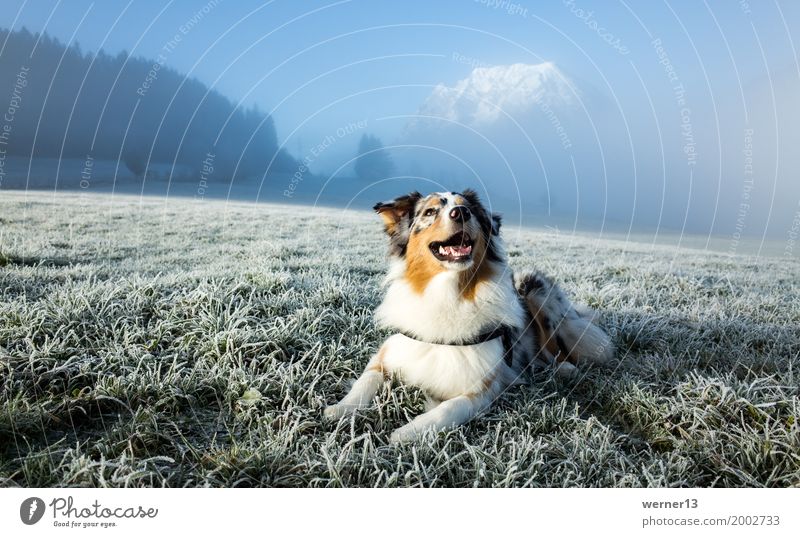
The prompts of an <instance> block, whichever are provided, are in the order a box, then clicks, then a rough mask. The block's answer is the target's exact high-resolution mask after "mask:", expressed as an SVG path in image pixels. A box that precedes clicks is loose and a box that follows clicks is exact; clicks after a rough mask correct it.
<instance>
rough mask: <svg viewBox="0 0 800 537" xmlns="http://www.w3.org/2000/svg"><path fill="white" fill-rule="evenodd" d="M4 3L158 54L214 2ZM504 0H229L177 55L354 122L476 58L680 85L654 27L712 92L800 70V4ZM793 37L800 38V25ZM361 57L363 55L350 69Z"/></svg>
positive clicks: (276, 100)
mask: <svg viewBox="0 0 800 537" xmlns="http://www.w3.org/2000/svg"><path fill="white" fill-rule="evenodd" d="M4 4H5V5H4V9H3V10H2V13H0V25H2V26H4V27H9V26H11V25H12V23H13V25H14V27H15V28H19V27H22V26H25V27H27V28H28V29H30V30H32V31H40V30H42V29H46V30H47V32H48V33H50V34H52V35H54V36H56V37H58V38H59V39H61V40H63V41H69V40H70V39H71V38H72V37H73V35H75V37H74V39H75V40H76V41H78V42H79V43H80V45H81V47H82V48H83V49H84V50H97V49H98V48H99V47H100V46H101V44H102V46H103V48H105V49H106V51H108V52H111V53H114V52H118V51H123V50H125V51H129V52H133V53H134V54H137V55H141V56H145V57H156V56H157V55H158V54H159V52H161V50H162V47H163V46H164V45H165V44H166V43H167V42H168V41H169V40H170V39H171V38H172V36H174V35H175V34H178V33H179V28H180V26H181V25H185V24H186V23H187V22H188V21H189V20H191V19H192V17H193V16H194V15H195V14H196V13H197V11H198V10H199V9H200V8H202V7H203V6H204V5H207V3H206V2H203V1H186V0H176V1H173V2H158V1H142V0H135V1H133V2H130V3H129V2H127V1H124V0H120V1H102V2H100V1H95V2H91V1H88V0H72V1H69V2H65V1H62V2H60V3H59V2H57V1H55V0H37V1H36V2H33V1H31V0H29V1H28V2H27V3H26V2H25V1H24V0H5V1H4ZM498 4H499V2H492V1H491V0H482V1H471V0H458V1H437V2H430V1H421V2H420V1H403V2H400V1H374V0H353V1H341V2H333V1H313V2H312V1H302V2H297V1H290V0H276V1H274V2H252V1H233V0H222V1H221V2H219V4H218V5H217V6H216V7H214V8H213V9H211V11H210V13H209V14H208V15H207V16H205V17H204V18H203V19H202V20H200V21H199V22H198V23H197V24H196V25H195V27H194V28H193V29H192V30H191V31H190V32H189V33H188V35H182V40H181V43H180V44H179V45H178V46H177V47H176V48H175V49H174V51H173V52H172V53H171V54H169V55H168V57H167V63H168V64H169V65H171V66H173V67H175V68H176V69H178V70H179V71H181V72H185V73H190V74H191V75H192V76H196V77H197V78H199V79H200V80H202V81H203V82H205V83H208V84H214V85H215V87H216V88H217V89H218V90H219V91H221V92H222V93H223V94H225V95H227V96H228V97H230V98H231V99H234V100H238V99H244V100H245V103H247V104H254V103H256V104H258V105H259V106H260V107H261V108H262V109H265V110H272V109H273V108H275V107H278V108H277V109H276V110H275V117H276V120H277V121H278V125H279V126H280V125H282V126H284V127H285V126H288V125H297V124H298V123H299V122H301V121H302V120H304V119H306V118H307V116H308V114H309V110H312V109H313V110H317V109H319V108H320V107H322V106H325V105H328V104H330V102H331V101H332V100H336V99H340V98H345V101H344V102H342V103H341V104H340V105H338V106H336V111H337V112H336V113H335V114H333V115H334V116H339V117H340V118H341V120H342V121H349V120H350V118H352V117H358V116H357V114H358V112H359V111H367V112H372V113H377V114H380V113H382V112H383V111H385V112H387V113H397V112H401V111H403V110H405V111H407V112H408V113H413V111H414V110H415V109H416V108H417V106H418V105H419V102H420V101H421V100H422V99H423V98H424V96H425V95H426V94H427V90H425V89H424V88H409V89H407V90H406V91H403V92H392V91H388V92H387V93H386V94H385V95H381V92H380V91H377V90H376V91H375V92H374V94H373V95H371V96H370V95H367V96H366V97H365V98H363V99H353V98H351V99H350V100H349V101H350V102H347V99H346V97H347V96H348V95H350V94H351V93H354V92H363V91H364V90H368V89H374V88H379V87H384V86H391V85H423V86H424V85H434V84H437V83H452V82H455V81H457V80H459V79H462V78H464V77H465V76H466V75H467V74H468V72H469V71H470V69H471V65H472V63H473V62H476V63H478V64H487V65H496V64H508V63H516V62H523V63H540V62H541V61H552V62H554V63H556V64H557V65H558V66H559V67H560V68H561V69H562V70H563V71H564V72H565V73H567V74H569V75H570V76H572V77H575V78H576V79H583V80H585V81H586V82H588V83H589V84H592V85H593V86H594V87H596V88H598V89H600V90H602V91H604V92H608V93H614V94H615V95H617V96H618V97H619V99H620V100H625V99H627V98H628V97H629V96H632V97H634V98H635V97H637V96H641V94H642V92H641V86H640V83H639V81H638V77H637V75H636V73H635V71H634V70H633V68H632V65H635V66H636V68H637V69H638V70H639V72H640V73H641V75H642V77H643V78H644V81H645V82H646V83H647V85H648V89H649V90H650V91H651V92H652V94H653V97H654V98H658V97H659V96H662V95H663V94H665V93H666V94H668V93H669V87H668V85H667V84H666V82H665V79H664V76H663V72H662V71H661V70H660V67H659V65H658V64H657V61H656V60H655V58H656V57H655V53H654V51H653V47H652V46H651V44H650V42H651V41H652V38H651V36H652V37H653V38H655V37H658V38H661V40H662V41H663V42H664V43H665V45H666V46H667V47H668V48H669V53H670V56H671V58H672V60H673V63H674V64H675V66H676V69H677V70H679V71H680V73H681V79H682V80H683V81H684V82H685V84H686V85H687V86H688V87H689V88H691V91H693V92H696V93H698V94H700V95H703V96H707V94H709V93H711V92H717V93H720V92H722V91H724V90H721V89H717V88H725V87H730V86H734V87H735V86H738V84H739V80H737V74H738V76H739V78H740V79H741V83H742V84H750V83H758V81H759V80H761V79H762V78H763V77H764V76H765V75H766V73H767V72H770V71H772V72H778V71H784V70H785V71H792V70H796V65H795V61H796V59H795V57H794V54H793V49H792V48H791V47H790V45H789V37H790V34H787V32H786V31H785V29H784V28H783V25H784V23H785V24H786V25H788V28H789V30H790V32H793V33H795V32H796V31H797V26H798V24H797V21H800V4H798V3H797V2H781V3H777V4H776V3H767V2H764V3H760V5H759V6H758V7H750V8H749V9H748V8H744V7H742V6H741V5H740V4H739V3H738V2H735V1H727V2H696V1H683V2H674V1H672V2H669V3H667V2H658V1H647V2H642V1H639V2H634V1H631V2H628V3H622V2H589V1H582V0H575V1H574V2H571V3H564V2H547V3H545V2H504V3H503V4H501V5H498ZM126 8H127V9H126ZM577 9H582V10H583V15H584V17H586V14H588V13H589V12H593V13H592V15H591V17H590V20H594V21H596V22H597V23H598V25H602V26H601V27H603V28H606V29H607V32H608V33H611V34H613V35H614V36H615V37H617V38H619V40H620V42H621V43H622V44H623V46H625V47H626V48H627V50H629V51H630V52H629V53H628V54H620V53H619V51H618V50H617V49H615V48H613V47H612V46H609V45H607V44H606V43H605V42H604V41H603V40H602V39H601V37H600V36H599V35H598V34H597V33H596V32H595V31H593V29H592V28H590V27H589V26H588V25H587V23H586V19H585V18H584V19H581V18H579V16H578V15H579V14H580V12H577ZM748 10H749V11H750V13H748V12H747V11H748ZM576 12H577V13H576ZM118 18H119V20H118V22H117V24H116V26H115V27H114V30H113V31H112V32H111V33H110V34H109V35H108V36H107V37H106V34H108V31H109V29H110V27H111V25H112V24H114V22H115V21H117V19H118ZM82 19H83V22H81V20H82ZM717 24H718V25H719V28H717ZM648 32H649V34H648ZM723 37H724V39H723ZM792 37H794V38H796V39H800V34H796V33H795V34H794V35H792ZM104 39H105V41H104ZM725 40H727V44H726V41H725ZM759 42H760V46H763V48H764V56H765V57H766V61H765V59H764V58H762V56H761V53H760V50H759ZM728 46H729V47H730V53H729V51H728V48H727V47H728ZM250 47H252V48H250ZM248 48H250V50H249V51H248V52H245V50H246V49H248ZM243 53H244V55H242V54H243ZM240 56H241V57H240ZM237 58H238V59H237ZM289 58H291V59H289ZM286 60H288V61H286ZM283 62H286V63H283ZM353 62H359V63H357V64H355V65H352V66H350V67H346V66H347V65H348V64H350V63H353ZM282 63H283V64H282ZM281 64H282V65H281ZM734 65H735V68H734ZM273 69H274V71H273V72H271V74H269V76H268V78H267V79H266V80H263V81H261V79H262V78H263V77H264V76H265V75H266V74H268V73H269V72H270V71H271V70H273ZM333 69H338V71H337V72H335V73H332V74H330V75H328V76H324V77H322V78H320V79H319V80H318V81H316V82H313V83H311V84H310V85H309V86H307V87H306V88H305V90H302V89H301V90H300V91H299V92H298V93H297V94H295V97H294V98H292V97H290V98H289V99H288V100H287V101H285V102H283V103H282V104H280V103H281V101H283V99H284V98H285V97H286V96H288V95H290V94H291V93H292V92H294V91H295V90H297V89H298V87H299V86H301V85H302V84H305V83H306V82H308V81H309V80H311V79H312V78H314V77H316V76H318V75H320V74H322V73H325V72H327V71H329V70H333ZM737 71H738V73H737ZM706 76H707V77H708V82H707V81H706ZM709 88H711V89H710V90H709ZM704 94H705V95H704ZM384 97H385V98H384ZM725 97H726V98H727V97H728V95H725ZM389 100H391V102H386V101H389ZM365 101H366V103H365ZM317 128H319V130H320V131H324V130H325V128H324V127H322V126H319V127H317ZM284 134H285V133H284Z"/></svg>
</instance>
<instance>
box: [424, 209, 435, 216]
mask: <svg viewBox="0 0 800 537" xmlns="http://www.w3.org/2000/svg"><path fill="white" fill-rule="evenodd" d="M435 214H436V209H426V210H425V212H424V213H422V216H433V215H435Z"/></svg>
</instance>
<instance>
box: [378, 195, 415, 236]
mask: <svg viewBox="0 0 800 537" xmlns="http://www.w3.org/2000/svg"><path fill="white" fill-rule="evenodd" d="M421 199H422V194H420V193H419V192H416V191H415V192H411V193H410V194H407V195H405V196H400V197H399V198H395V199H393V200H392V201H386V202H381V203H376V204H375V206H374V207H373V209H374V210H375V212H376V213H378V214H379V215H380V217H381V218H382V219H383V223H384V226H385V228H386V233H387V234H389V235H395V234H396V233H398V232H400V231H402V228H403V227H405V226H403V224H404V223H405V224H408V223H409V222H410V221H411V219H412V217H413V215H414V208H415V207H416V205H417V202H418V201H419V200H421Z"/></svg>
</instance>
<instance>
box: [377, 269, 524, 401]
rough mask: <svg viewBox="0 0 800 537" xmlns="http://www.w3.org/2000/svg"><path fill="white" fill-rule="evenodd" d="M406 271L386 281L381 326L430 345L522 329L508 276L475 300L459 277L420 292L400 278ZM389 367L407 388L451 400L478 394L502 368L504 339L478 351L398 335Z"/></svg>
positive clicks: (390, 347)
mask: <svg viewBox="0 0 800 537" xmlns="http://www.w3.org/2000/svg"><path fill="white" fill-rule="evenodd" d="M402 269H403V267H402V266H398V267H393V270H392V271H390V273H389V276H388V278H387V280H388V282H389V288H388V290H387V293H386V298H385V299H384V301H383V303H382V304H381V305H380V307H379V308H378V310H377V312H376V319H377V321H378V323H379V324H380V325H381V326H383V327H385V328H390V329H392V328H393V329H398V330H401V331H402V332H404V333H407V334H411V335H414V336H415V337H419V338H420V339H423V340H429V341H457V340H462V341H465V340H469V339H471V338H473V337H475V336H476V335H478V334H480V333H483V332H485V331H487V330H492V329H494V328H496V327H497V326H499V325H501V324H505V325H511V326H517V327H522V326H523V325H524V319H525V316H524V312H523V309H522V305H521V304H520V303H519V298H518V296H517V293H516V290H515V289H514V287H513V283H512V280H511V275H510V274H509V273H507V272H506V273H502V271H498V274H497V275H495V276H494V277H493V278H490V279H488V280H486V281H484V282H481V284H480V286H479V287H478V288H477V290H476V295H475V299H474V300H467V299H464V298H463V297H461V296H460V294H459V285H458V277H459V275H458V273H456V272H451V271H447V272H442V273H441V274H438V275H436V276H435V277H434V278H433V279H432V280H431V281H430V282H429V283H428V285H427V286H426V288H425V291H424V292H423V293H421V294H420V293H417V292H415V291H414V290H413V289H412V288H411V286H410V285H409V284H408V283H407V282H406V281H405V280H404V279H403V278H402V277H401V276H402ZM385 350H386V354H385V356H384V358H383V359H384V363H385V364H386V365H387V366H388V367H387V368H388V369H389V370H392V371H396V372H397V373H398V374H399V375H400V377H401V378H402V379H403V380H404V381H405V382H407V383H408V384H411V385H414V386H418V387H420V388H422V389H423V390H425V391H427V392H428V393H430V394H431V395H433V396H435V397H438V398H442V399H447V398H450V397H456V396H458V395H468V394H474V393H479V392H481V391H482V390H485V389H486V385H485V383H486V381H487V379H491V378H492V377H493V376H495V375H496V374H497V371H498V369H501V368H503V367H504V366H503V363H502V360H503V351H504V349H503V343H502V340H501V339H500V338H497V339H494V340H491V341H486V342H484V343H480V344H477V345H469V346H458V345H436V344H429V343H425V342H423V341H417V340H415V339H411V338H408V337H406V336H404V335H400V334H398V335H395V336H392V337H390V338H389V339H388V340H387V341H386V346H385Z"/></svg>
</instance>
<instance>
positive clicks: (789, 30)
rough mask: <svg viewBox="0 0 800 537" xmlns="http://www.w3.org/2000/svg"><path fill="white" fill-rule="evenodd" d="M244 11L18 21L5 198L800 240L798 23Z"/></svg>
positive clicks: (10, 41) (4, 143) (645, 16)
mask: <svg viewBox="0 0 800 537" xmlns="http://www.w3.org/2000/svg"><path fill="white" fill-rule="evenodd" d="M79 4H80V3H79ZM245 4H247V5H248V6H249V4H248V3H243V4H241V5H238V4H237V6H236V7H234V6H228V7H226V9H225V10H223V9H222V7H218V2H217V3H209V4H207V5H203V4H198V5H197V6H194V7H187V6H175V7H171V8H170V9H169V10H166V8H164V9H165V11H164V13H166V14H165V15H164V18H163V19H162V18H158V19H157V18H155V12H154V10H155V9H156V6H155V5H149V4H145V5H143V6H140V7H139V8H133V11H130V12H128V11H125V12H124V13H123V12H122V11H120V9H121V8H119V7H114V6H111V7H109V6H102V7H94V5H93V4H89V3H87V4H86V6H84V7H85V11H84V18H86V17H89V18H90V19H91V20H92V23H91V24H88V23H86V24H85V23H84V19H79V18H78V14H79V13H78V12H79V11H80V10H77V11H76V12H75V13H72V12H64V11H63V9H62V8H61V7H59V6H58V5H57V4H53V8H52V9H53V13H56V12H57V13H58V15H56V16H55V17H54V18H52V20H51V19H45V18H44V17H43V16H42V14H37V13H32V12H31V10H30V8H29V7H25V5H24V4H19V6H18V8H19V9H18V10H16V11H15V10H14V9H9V10H7V13H5V14H4V15H2V18H0V26H6V29H5V30H3V31H2V33H0V43H1V44H2V48H0V99H2V103H3V108H2V109H3V112H4V119H3V123H2V125H0V189H28V190H32V191H48V190H59V189H62V190H70V189H72V190H91V191H116V192H129V193H139V194H150V195H165V196H170V195H172V196H176V195H177V196H190V197H194V198H200V199H206V198H211V197H223V198H224V197H236V198H237V199H251V200H256V201H261V202H280V203H304V204H308V203H319V204H325V205H340V206H347V207H355V208H365V207H368V206H371V205H372V204H373V203H374V202H375V201H377V200H381V199H385V198H388V197H392V196H394V195H399V194H401V193H403V192H407V191H410V190H420V191H432V190H448V191H452V190H460V189H463V188H467V187H472V188H475V189H476V190H477V191H478V192H479V193H481V194H482V196H483V197H484V199H485V200H486V201H487V203H489V204H490V205H491V206H492V209H493V210H496V211H498V212H502V213H503V214H504V216H505V218H506V222H510V223H519V224H534V225H546V226H551V227H558V228H559V229H580V230H589V231H598V232H599V231H609V232H612V231H613V232H630V233H650V234H652V233H657V232H658V233H687V234H696V235H700V236H705V237H712V236H714V237H717V238H722V239H725V240H726V241H728V243H729V249H730V250H731V251H735V250H736V247H737V243H738V241H739V240H740V239H742V238H745V237H748V238H753V239H757V240H760V239H762V238H769V239H779V240H790V239H791V237H792V235H793V234H794V235H796V234H797V231H798V228H800V222H798V214H800V181H799V180H798V177H799V174H798V172H799V171H800V157H799V156H798V151H797V150H796V143H797V141H798V136H799V135H800V132H799V131H800V127H798V125H800V121H798V120H800V112H799V111H798V109H799V107H798V98H797V96H798V95H800V65H799V64H798V62H797V56H796V51H795V48H794V44H793V41H792V36H793V33H794V32H795V31H796V29H797V28H796V26H797V24H795V20H796V17H792V16H791V14H792V13H791V12H794V11H795V9H794V7H793V6H785V7H784V9H785V10H786V13H784V12H783V11H781V10H780V8H777V10H775V9H773V8H770V9H763V10H762V11H760V12H757V13H750V12H749V10H750V8H749V7H747V8H745V7H744V6H736V7H737V9H738V11H737V10H734V9H733V8H726V9H724V10H723V9H721V8H718V7H716V6H706V7H705V10H704V11H703V12H700V13H697V14H696V16H690V15H694V14H693V13H692V12H691V9H692V8H691V6H688V5H680V6H676V8H675V10H676V11H677V12H676V11H672V15H670V17H667V16H666V15H665V14H669V12H668V11H665V10H664V9H665V8H663V6H662V7H652V6H648V7H642V6H640V7H638V8H636V10H635V12H628V11H625V10H624V9H622V8H619V7H615V8H612V7H603V6H604V5H598V9H597V11H591V15H589V14H588V13H589V11H584V10H580V9H577V8H576V7H575V4H574V3H573V4H570V5H569V6H567V5H566V4H565V6H566V7H565V6H560V5H559V6H549V7H547V8H537V7H536V6H535V5H534V4H531V5H528V4H526V3H524V2H522V3H519V4H518V5H517V4H515V6H517V8H518V9H515V10H513V12H512V11H509V10H499V9H496V6H495V5H494V4H492V3H487V2H474V3H461V4H459V6H461V7H463V9H461V10H459V11H458V12H456V11H453V10H450V11H447V10H446V9H445V8H444V7H443V6H445V5H447V6H450V5H451V4H449V3H446V2H445V3H443V4H442V6H438V7H436V8H430V9H429V11H427V12H426V11H425V10H424V9H423V6H424V4H420V5H418V6H417V8H418V10H417V11H416V14H417V15H418V17H417V19H419V20H423V22H419V20H416V19H415V21H411V19H410V18H409V17H411V16H412V15H411V14H410V13H406V12H403V11H402V10H401V9H400V8H399V7H398V6H384V5H381V6H376V5H374V4H368V3H358V2H356V3H353V4H352V5H351V4H348V5H346V6H341V7H337V6H333V5H332V4H331V3H326V2H316V3H314V6H315V7H314V8H313V9H312V7H307V8H304V7H300V6H280V7H278V6H276V7H271V8H269V9H266V8H265V9H261V8H259V9H258V13H257V14H256V15H253V18H252V19H249V18H248V19H242V18H239V19H236V18H235V15H236V13H238V11H237V10H242V11H246V9H245ZM466 4H470V5H466ZM473 4H474V5H473ZM15 5H16V4H15ZM80 5H81V6H83V4H80ZM415 5H416V4H415ZM453 5H454V4H453ZM76 6H77V4H76ZM251 7H252V6H251ZM601 8H602V9H601ZM137 9H138V10H139V11H136V10H137ZM270 10H271V11H270ZM323 12H324V14H323ZM12 13H15V14H16V17H15V18H12V16H11V15H12ZM426 14H427V16H428V17H429V18H430V19H431V20H432V21H434V23H435V24H434V23H431V22H424V20H426V19H425V17H426ZM632 15H636V16H635V17H634V16H632ZM159 16H160V15H159ZM236 16H238V15H236ZM298 17H300V18H302V19H303V22H302V24H301V23H299V22H298V23H295V22H293V21H295V20H296V19H297V18H298ZM601 18H602V19H603V20H604V21H605V24H607V25H608V28H611V27H612V26H613V28H615V30H616V31H615V32H613V33H612V32H610V31H609V30H604V28H600V27H599V26H598V22H597V21H599V20H600V19H601ZM139 19H141V21H140V20H139ZM120 20H122V21H123V22H122V23H120ZM148 20H149V21H153V23H155V21H156V20H157V21H158V24H156V25H155V26H153V27H152V28H151V26H144V22H146V21H148ZM124 21H128V22H127V24H126V23H125V22H124ZM242 21H245V22H242ZM280 21H284V23H283V24H281V23H280ZM778 22H780V25H778ZM467 23H469V24H467ZM115 25H118V26H115ZM287 25H291V27H292V28H295V27H297V28H303V30H304V31H302V32H292V31H288V28H289V26H287ZM298 25H299V26H298ZM265 28H266V29H265ZM269 28H272V30H269ZM112 29H113V32H112ZM534 29H535V31H534ZM268 30H269V31H268ZM601 30H602V31H601ZM275 32H277V34H276V35H274V36H273V33H275ZM734 35H735V36H737V37H738V38H739V39H733V36H734ZM267 38H269V39H267Z"/></svg>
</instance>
